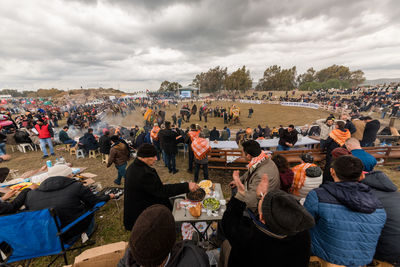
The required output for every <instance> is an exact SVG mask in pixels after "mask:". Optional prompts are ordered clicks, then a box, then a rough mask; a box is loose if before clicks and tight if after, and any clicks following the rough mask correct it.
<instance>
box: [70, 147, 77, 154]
mask: <svg viewBox="0 0 400 267" xmlns="http://www.w3.org/2000/svg"><path fill="white" fill-rule="evenodd" d="M69 154H70V155H76V147H71V148H70V149H69Z"/></svg>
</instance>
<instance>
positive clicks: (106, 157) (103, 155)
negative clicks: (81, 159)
mask: <svg viewBox="0 0 400 267" xmlns="http://www.w3.org/2000/svg"><path fill="white" fill-rule="evenodd" d="M101 163H106V164H107V163H108V154H103V153H102V154H101Z"/></svg>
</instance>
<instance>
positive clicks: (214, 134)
mask: <svg viewBox="0 0 400 267" xmlns="http://www.w3.org/2000/svg"><path fill="white" fill-rule="evenodd" d="M216 140H219V131H218V130H217V127H214V128H213V129H212V130H211V132H210V141H216Z"/></svg>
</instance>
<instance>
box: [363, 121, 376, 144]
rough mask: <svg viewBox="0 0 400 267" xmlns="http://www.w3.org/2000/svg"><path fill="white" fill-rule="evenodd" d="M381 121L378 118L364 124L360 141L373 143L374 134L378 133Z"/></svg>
mask: <svg viewBox="0 0 400 267" xmlns="http://www.w3.org/2000/svg"><path fill="white" fill-rule="evenodd" d="M380 127H381V123H380V122H379V121H378V120H372V121H370V122H367V124H365V129H364V134H363V138H362V141H361V142H362V143H373V142H375V139H376V135H377V134H378V131H379V128H380Z"/></svg>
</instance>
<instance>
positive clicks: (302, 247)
mask: <svg viewBox="0 0 400 267" xmlns="http://www.w3.org/2000/svg"><path fill="white" fill-rule="evenodd" d="M245 209H246V203H244V202H242V201H240V200H238V199H237V198H236V197H232V198H231V200H230V201H229V203H228V205H227V208H226V211H225V213H224V216H223V218H222V222H221V225H222V230H223V234H224V235H225V237H226V238H227V239H228V240H229V243H230V245H231V246H232V250H231V252H230V254H229V260H228V266H229V267H232V266H240V267H242V266H282V267H292V266H296V267H302V266H303V267H307V266H308V263H309V259H310V246H311V244H310V243H311V241H310V233H309V230H303V231H301V232H299V233H297V234H294V235H291V236H283V235H278V234H275V233H272V232H271V231H269V230H268V229H267V228H266V226H265V225H264V224H262V223H261V222H260V221H258V219H256V218H255V216H254V215H249V214H250V212H249V213H248V211H245Z"/></svg>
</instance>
